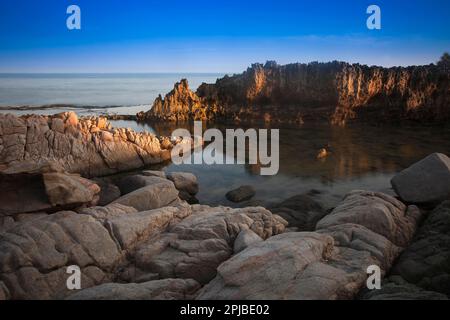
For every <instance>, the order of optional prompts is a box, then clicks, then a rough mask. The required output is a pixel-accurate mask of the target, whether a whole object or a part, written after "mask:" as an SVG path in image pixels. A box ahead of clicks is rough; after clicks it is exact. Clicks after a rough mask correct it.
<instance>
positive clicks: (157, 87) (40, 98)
mask: <svg viewBox="0 0 450 320" xmlns="http://www.w3.org/2000/svg"><path fill="white" fill-rule="evenodd" d="M223 75H224V74H216V73H190V74H186V73H184V74H181V73H180V74H175V73H164V74H163V73H139V74H112V73H111V74H97V73H95V74H94V73H91V74H0V112H12V113H15V114H25V113H40V114H53V113H56V112H59V111H64V110H66V109H73V110H75V111H77V112H78V113H80V114H83V113H88V114H98V113H106V112H108V113H117V114H136V113H137V112H139V111H142V110H148V109H149V108H150V106H151V105H152V103H153V101H154V100H155V98H156V97H157V96H158V94H162V95H165V94H166V93H167V92H169V91H170V90H172V88H173V85H174V83H175V82H177V81H179V80H180V79H183V78H186V79H188V81H189V85H190V87H191V88H192V89H194V90H195V89H196V88H197V87H198V86H199V85H200V84H201V83H202V82H207V83H214V82H215V81H216V79H217V78H220V77H222V76H223ZM44 105H63V106H58V107H57V108H51V109H44V108H43V109H34V108H33V110H32V111H31V110H5V107H17V106H33V107H39V106H44ZM66 105H67V106H68V105H70V106H73V107H71V108H69V107H65V106H66Z"/></svg>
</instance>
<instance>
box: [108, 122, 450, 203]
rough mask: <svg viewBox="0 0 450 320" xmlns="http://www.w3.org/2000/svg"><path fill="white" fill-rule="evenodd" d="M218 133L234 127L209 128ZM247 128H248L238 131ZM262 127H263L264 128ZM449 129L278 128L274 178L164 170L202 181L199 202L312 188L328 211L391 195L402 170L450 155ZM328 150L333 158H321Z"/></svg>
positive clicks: (245, 168)
mask: <svg viewBox="0 0 450 320" xmlns="http://www.w3.org/2000/svg"><path fill="white" fill-rule="evenodd" d="M112 122H113V125H114V126H116V127H119V126H122V127H130V128H132V129H134V130H136V131H143V130H147V131H150V132H154V133H157V134H160V135H170V134H171V132H172V131H173V130H174V129H176V128H186V129H189V130H191V132H192V129H193V125H192V124H189V123H184V124H181V125H180V124H173V123H161V124H152V125H150V124H146V123H136V122H134V121H112ZM208 127H216V128H218V129H220V130H222V131H223V130H224V129H225V128H232V127H230V126H226V127H225V126H223V125H211V124H209V125H208ZM238 127H240V128H243V129H246V127H245V126H236V127H235V128H238ZM261 128H263V127H261ZM449 137H450V128H429V127H417V126H383V127H374V126H357V125H354V126H348V127H345V128H342V127H335V126H329V125H326V124H309V125H304V126H301V127H283V128H280V170H279V172H278V174H277V175H276V176H260V175H259V170H260V168H259V166H258V165H179V166H176V165H174V164H169V165H166V166H165V168H164V169H165V170H167V171H189V172H192V173H194V174H196V175H197V177H198V178H199V182H200V192H199V194H198V198H199V200H200V202H201V203H208V204H226V205H232V204H231V203H230V202H228V200H226V199H225V194H226V192H228V191H229V190H231V189H233V188H236V187H238V186H240V185H243V184H249V185H252V186H253V187H254V188H255V189H256V191H257V194H256V196H255V200H258V201H260V202H261V203H262V204H264V205H267V204H270V203H273V202H277V201H282V200H284V199H286V198H288V197H290V196H293V195H297V194H300V193H306V192H308V191H310V190H311V189H316V190H319V191H321V193H320V194H319V195H318V196H317V197H318V199H319V200H320V201H322V202H323V203H324V204H325V205H326V206H333V205H335V204H336V203H337V201H339V199H340V198H341V197H342V196H343V195H344V194H345V193H346V192H348V191H350V190H353V189H368V190H374V191H377V190H381V191H388V189H389V187H390V183H389V180H390V179H391V178H392V176H393V175H394V174H395V172H398V171H399V170H402V169H403V168H405V167H408V166H409V165H411V164H412V163H414V162H416V161H418V160H420V159H422V158H423V157H425V156H427V155H428V154H430V153H433V152H442V153H446V154H449V153H450V139H448V138H449ZM324 147H326V148H327V150H329V151H330V152H331V153H330V155H329V156H328V157H327V158H324V159H320V160H318V159H317V152H318V151H319V150H320V149H321V148H324Z"/></svg>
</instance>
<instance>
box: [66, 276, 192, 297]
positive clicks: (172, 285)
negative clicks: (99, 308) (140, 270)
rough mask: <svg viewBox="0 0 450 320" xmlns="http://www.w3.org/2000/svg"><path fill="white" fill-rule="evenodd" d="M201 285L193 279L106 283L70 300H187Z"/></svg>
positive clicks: (84, 291) (80, 292)
mask: <svg viewBox="0 0 450 320" xmlns="http://www.w3.org/2000/svg"><path fill="white" fill-rule="evenodd" d="M199 288H200V284H199V283H198V282H197V281H195V280H192V279H187V280H184V279H164V280H155V281H149V282H144V283H139V284H137V283H127V284H124V283H121V284H119V283H105V284H102V285H99V286H96V287H92V288H89V289H85V290H82V291H79V292H77V293H75V294H73V295H71V296H70V297H69V298H68V299H69V300H173V299H174V300H185V299H186V300H187V299H189V300H190V299H192V298H193V295H194V294H195V292H196V291H197V290H198V289H199Z"/></svg>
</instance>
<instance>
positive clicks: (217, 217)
mask: <svg viewBox="0 0 450 320" xmlns="http://www.w3.org/2000/svg"><path fill="white" fill-rule="evenodd" d="M191 208H192V214H191V215H190V216H189V217H187V218H185V219H184V220H182V221H181V222H180V223H178V224H175V225H174V226H173V227H170V228H169V229H167V231H166V232H164V233H162V234H160V236H159V237H157V238H153V239H151V240H149V241H147V242H145V243H142V244H141V245H139V247H138V248H137V250H136V255H135V261H136V263H135V266H136V267H137V268H139V269H141V270H144V271H146V272H148V273H158V274H159V277H160V278H184V279H195V280H196V281H198V282H200V283H202V284H205V283H207V282H209V281H210V280H211V279H212V278H214V276H215V275H216V268H217V267H218V266H219V265H220V264H221V263H222V262H223V261H225V260H227V259H228V258H229V257H230V256H231V255H232V253H233V243H234V241H235V239H236V238H237V236H238V235H239V233H240V232H241V231H242V230H248V229H250V230H252V231H253V232H254V233H256V234H257V235H258V236H260V237H261V238H263V239H267V238H268V237H270V236H272V235H275V234H278V233H280V232H283V231H284V226H285V224H286V222H285V221H284V220H283V219H282V218H280V217H278V216H276V215H272V213H270V212H269V211H267V210H265V209H263V208H243V209H231V208H226V207H215V208H213V207H209V206H201V205H193V206H191Z"/></svg>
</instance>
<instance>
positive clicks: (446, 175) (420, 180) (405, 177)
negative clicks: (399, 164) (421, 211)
mask: <svg viewBox="0 0 450 320" xmlns="http://www.w3.org/2000/svg"><path fill="white" fill-rule="evenodd" d="M391 184H392V187H393V188H394V190H395V192H396V193H397V194H398V195H399V196H400V198H401V199H402V200H403V201H405V202H407V203H418V204H420V203H421V204H427V203H430V204H439V203H441V202H442V201H444V200H450V159H449V158H448V157H447V156H446V155H445V154H442V153H433V154H431V155H429V156H428V157H426V158H425V159H422V160H421V161H419V162H417V163H415V164H413V165H412V166H410V167H409V168H407V169H405V170H403V171H401V172H400V173H398V174H397V175H395V177H394V178H392V180H391Z"/></svg>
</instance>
